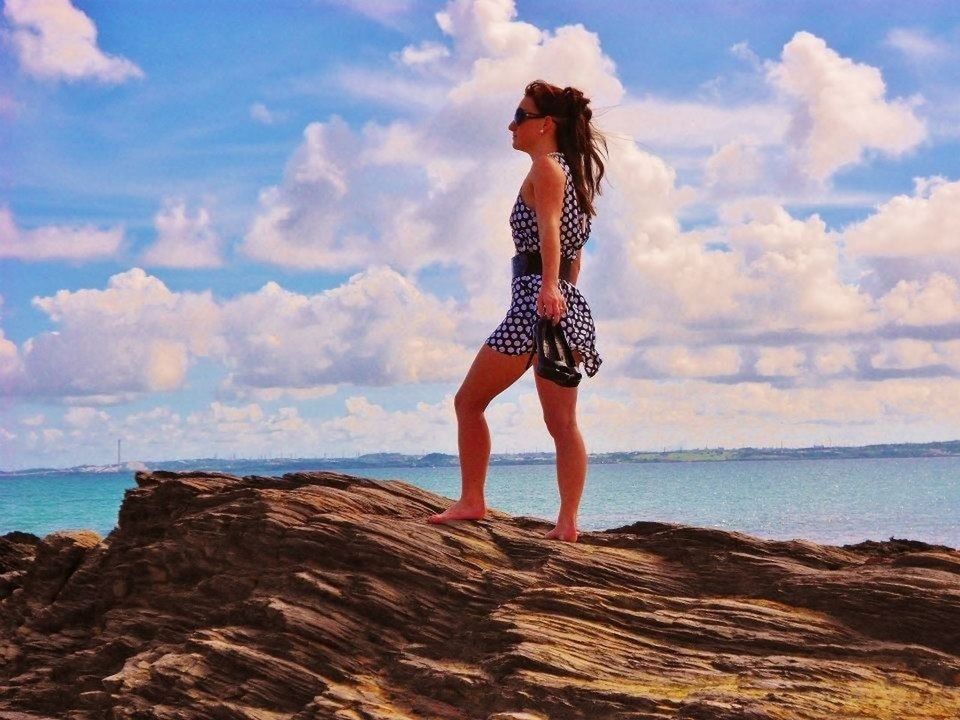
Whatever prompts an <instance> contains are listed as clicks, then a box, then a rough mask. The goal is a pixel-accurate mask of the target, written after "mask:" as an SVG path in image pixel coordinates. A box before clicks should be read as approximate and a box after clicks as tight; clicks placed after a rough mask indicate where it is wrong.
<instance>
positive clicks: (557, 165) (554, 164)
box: [530, 153, 567, 182]
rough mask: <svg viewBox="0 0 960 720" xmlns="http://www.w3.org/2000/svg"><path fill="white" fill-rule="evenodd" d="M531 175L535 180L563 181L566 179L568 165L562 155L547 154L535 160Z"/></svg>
mask: <svg viewBox="0 0 960 720" xmlns="http://www.w3.org/2000/svg"><path fill="white" fill-rule="evenodd" d="M530 174H531V175H532V176H533V178H534V180H535V181H536V180H547V181H548V182H549V181H550V180H554V181H557V180H562V179H564V178H565V177H566V174H567V173H566V163H565V162H564V161H563V155H562V154H561V153H547V154H546V155H540V156H539V157H536V158H534V160H533V167H531V168H530Z"/></svg>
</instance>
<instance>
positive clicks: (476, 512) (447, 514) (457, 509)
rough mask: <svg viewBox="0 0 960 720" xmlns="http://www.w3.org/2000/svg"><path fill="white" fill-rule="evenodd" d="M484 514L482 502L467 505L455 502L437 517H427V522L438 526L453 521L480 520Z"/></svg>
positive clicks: (485, 511) (485, 507) (485, 510)
mask: <svg viewBox="0 0 960 720" xmlns="http://www.w3.org/2000/svg"><path fill="white" fill-rule="evenodd" d="M486 514H487V506H486V505H485V504H484V503H482V502H480V503H467V502H464V501H463V500H457V501H456V502H455V503H454V504H453V505H451V506H450V507H448V508H447V509H446V510H444V511H443V512H442V513H440V514H439V515H431V516H430V517H428V518H427V522H428V523H433V524H434V525H439V524H441V523H446V522H452V521H454V520H481V519H482V518H483V516H484V515H486Z"/></svg>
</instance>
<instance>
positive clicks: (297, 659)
mask: <svg viewBox="0 0 960 720" xmlns="http://www.w3.org/2000/svg"><path fill="white" fill-rule="evenodd" d="M137 484H138V487H137V488H136V489H133V490H129V491H128V492H127V495H126V497H125V499H124V503H123V506H122V508H121V511H120V519H119V526H118V528H117V529H116V530H115V531H114V532H113V533H111V534H110V536H109V537H108V538H106V539H103V540H101V539H100V538H99V537H98V536H96V535H95V534H94V533H88V532H79V533H78V532H72V533H54V534H52V535H50V536H47V537H46V538H43V540H42V541H41V540H39V539H37V540H36V542H32V541H30V540H29V538H23V537H19V536H18V537H17V538H14V539H13V540H10V536H9V535H8V536H5V537H4V538H0V562H2V563H4V564H3V565H0V569H3V570H5V573H6V574H9V573H20V575H19V576H18V577H17V578H15V579H14V580H11V581H10V583H11V585H10V586H11V587H13V586H14V585H15V587H13V590H12V591H11V592H10V593H8V594H7V595H6V596H2V595H0V597H2V600H0V720H6V719H7V718H11V719H12V718H17V717H24V716H25V715H24V714H31V715H30V716H32V717H41V718H47V717H58V718H71V719H74V720H85V719H87V718H90V719H92V718H110V719H111V720H121V719H127V718H129V719H131V720H133V719H134V718H136V719H137V720H142V719H148V718H250V719H251V720H252V719H254V718H256V719H258V720H259V719H266V718H270V719H271V720H273V719H275V718H293V719H296V720H306V719H308V718H335V719H337V720H358V719H360V718H365V719H367V720H370V719H379V720H387V719H388V718H389V719H390V720H398V719H399V720H403V719H410V720H413V719H417V720H443V719H448V718H449V719H453V718H462V719H464V720H477V719H480V720H546V719H547V718H549V719H550V720H564V719H566V718H571V719H572V718H577V719H580V718H583V719H587V718H589V719H590V720H598V719H599V720H603V719H606V718H609V719H610V720H642V719H651V720H653V719H661V718H663V719H665V718H686V719H687V720H695V719H702V720H734V719H736V720H761V719H763V720H767V719H769V720H792V719H794V718H796V719H797V720H800V719H801V718H803V719H811V718H823V719H824V720H826V719H832V718H842V717H849V718H889V719H890V720H894V719H896V720H913V719H917V720H919V719H920V718H924V719H925V720H932V719H934V718H942V719H943V720H946V719H948V718H949V719H950V720H955V719H956V718H957V717H960V553H958V552H957V551H956V550H952V549H950V548H943V547H935V546H930V545H925V544H923V543H914V542H911V541H891V542H890V543H888V544H886V543H872V544H864V545H862V546H848V547H845V548H839V547H826V546H820V545H815V544H813V543H809V542H800V541H794V542H774V541H764V540H758V539H756V538H752V537H748V536H746V535H741V534H738V533H729V532H722V531H719V530H708V529H702V528H692V527H683V526H678V525H667V524H662V523H651V522H644V523H636V524H634V525H631V526H628V527H626V528H619V529H617V530H611V531H607V532H602V533H584V534H583V535H582V536H581V542H580V543H577V544H575V545H571V544H565V543H559V542H554V541H549V540H546V539H545V538H544V537H543V536H544V534H545V532H546V531H547V530H548V529H549V528H550V525H549V524H548V523H545V522H541V521H539V520H536V519H533V518H514V517H510V516H508V515H505V514H503V513H499V512H491V513H490V515H489V516H488V518H487V519H485V520H483V521H481V522H476V523H473V522H465V523H459V524H456V525H453V526H433V525H428V524H427V523H426V522H425V518H426V517H427V516H428V515H430V514H433V513H436V512H438V511H440V510H442V509H443V507H444V506H445V505H446V504H447V503H448V501H446V500H444V499H443V498H440V497H438V496H436V495H433V494H431V493H428V492H425V491H423V490H420V489H418V488H415V487H412V486H410V485H407V484H404V483H400V482H376V481H373V480H367V479H363V478H353V477H349V476H346V475H338V474H334V473H297V474H291V475H286V476H284V477H283V478H263V477H247V478H237V477H232V476H227V475H223V474H214V473H183V474H176V473H154V474H146V473H141V474H138V477H137ZM4 542H6V543H7V544H6V545H4V544H3V543H4ZM14 545H16V547H14Z"/></svg>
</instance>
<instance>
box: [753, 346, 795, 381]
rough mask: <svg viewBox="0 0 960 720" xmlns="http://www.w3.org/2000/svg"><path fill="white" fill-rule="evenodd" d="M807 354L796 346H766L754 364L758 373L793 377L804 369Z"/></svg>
mask: <svg viewBox="0 0 960 720" xmlns="http://www.w3.org/2000/svg"><path fill="white" fill-rule="evenodd" d="M805 360H806V355H805V354H804V352H803V351H802V350H800V349H799V348H796V347H789V346H788V347H765V348H761V349H760V357H759V358H758V359H757V361H756V363H755V364H754V369H755V370H756V371H757V374H758V375H767V376H774V377H778V376H785V377H793V376H795V375H799V374H800V373H801V371H802V370H803V364H804V361H805Z"/></svg>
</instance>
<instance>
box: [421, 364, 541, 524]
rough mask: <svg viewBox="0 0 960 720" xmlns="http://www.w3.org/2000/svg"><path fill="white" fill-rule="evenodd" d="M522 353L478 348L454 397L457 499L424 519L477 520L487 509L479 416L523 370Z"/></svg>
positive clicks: (486, 455) (486, 435)
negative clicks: (458, 459)
mask: <svg viewBox="0 0 960 720" xmlns="http://www.w3.org/2000/svg"><path fill="white" fill-rule="evenodd" d="M526 366H527V356H526V355H505V354H503V353H499V352H497V351H496V350H494V349H493V348H492V347H490V346H489V345H484V346H483V347H482V348H480V352H478V353H477V356H476V358H474V360H473V364H472V365H471V366H470V370H469V371H467V376H466V377H465V378H464V379H463V384H462V385H461V386H460V389H459V390H458V391H457V395H456V398H455V399H454V408H455V409H456V412H457V445H458V447H459V450H460V499H459V500H457V502H455V503H454V504H453V505H451V506H450V507H449V508H448V509H447V510H446V511H444V512H442V513H440V514H439V515H432V516H430V517H429V518H427V522H431V523H445V522H450V521H452V520H479V519H480V518H482V517H483V516H484V514H485V513H486V512H487V505H486V501H485V499H484V495H483V487H484V483H485V482H486V478H487V465H488V464H489V462H490V430H489V429H488V428H487V421H486V419H485V418H484V416H483V413H484V410H486V409H487V405H489V404H490V401H491V400H493V399H494V398H495V397H496V396H497V395H499V394H500V393H502V392H503V391H504V390H506V389H507V388H508V387H510V386H511V385H513V383H515V382H516V381H517V380H518V379H519V378H520V376H521V375H523V373H524V372H525V371H526Z"/></svg>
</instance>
